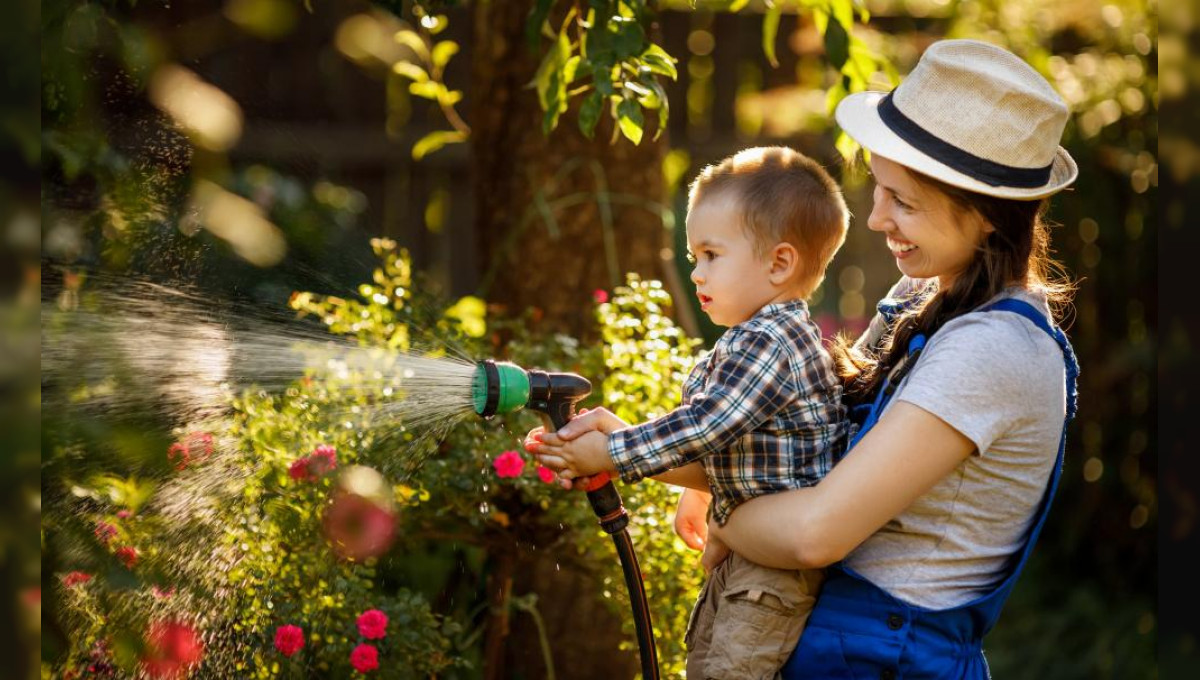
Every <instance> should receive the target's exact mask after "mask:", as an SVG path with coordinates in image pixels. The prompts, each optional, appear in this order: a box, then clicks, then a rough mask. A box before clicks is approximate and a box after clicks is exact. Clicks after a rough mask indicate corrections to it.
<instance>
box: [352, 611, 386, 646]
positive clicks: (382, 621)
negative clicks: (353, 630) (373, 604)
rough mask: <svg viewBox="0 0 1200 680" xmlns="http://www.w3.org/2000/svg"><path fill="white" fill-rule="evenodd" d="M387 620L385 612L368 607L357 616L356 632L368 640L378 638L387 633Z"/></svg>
mask: <svg viewBox="0 0 1200 680" xmlns="http://www.w3.org/2000/svg"><path fill="white" fill-rule="evenodd" d="M387 622H388V617H387V614H384V613H383V612H381V611H379V610H378V609H368V610H367V611H365V612H363V613H362V614H360V615H359V617H358V632H359V634H360V635H362V636H363V637H365V638H366V639H368V640H379V639H381V638H383V636H385V635H387Z"/></svg>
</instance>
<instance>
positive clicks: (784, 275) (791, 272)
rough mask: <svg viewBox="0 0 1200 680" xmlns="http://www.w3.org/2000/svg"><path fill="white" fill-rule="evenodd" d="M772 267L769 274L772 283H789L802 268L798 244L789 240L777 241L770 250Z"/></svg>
mask: <svg viewBox="0 0 1200 680" xmlns="http://www.w3.org/2000/svg"><path fill="white" fill-rule="evenodd" d="M769 257H770V263H771V268H770V270H769V271H768V276H769V277H770V279H771V283H773V284H775V285H777V286H782V285H786V284H787V283H789V282H790V281H791V280H792V278H793V277H794V276H795V275H796V272H797V271H798V270H799V269H800V253H799V251H797V250H796V246H793V245H792V244H790V243H788V242H787V241H784V242H781V243H777V244H776V245H775V247H774V248H772V249H771V252H770V255H769Z"/></svg>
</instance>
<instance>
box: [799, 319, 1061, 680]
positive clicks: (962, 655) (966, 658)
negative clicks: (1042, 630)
mask: <svg viewBox="0 0 1200 680" xmlns="http://www.w3.org/2000/svg"><path fill="white" fill-rule="evenodd" d="M880 311H881V312H884V314H885V318H886V317H887V316H890V314H888V312H894V311H896V310H884V309H883V308H882V305H881V309H880ZM979 311H984V312H990V311H998V312H1012V313H1016V314H1020V315H1021V316H1024V317H1025V318H1027V319H1029V320H1030V321H1031V322H1033V324H1034V325H1036V326H1037V327H1038V328H1040V329H1042V330H1043V331H1045V332H1046V333H1049V334H1050V336H1051V337H1053V338H1054V340H1055V342H1057V343H1058V345H1059V347H1060V348H1062V352H1063V357H1064V360H1065V362H1066V366H1067V417H1066V421H1065V422H1064V423H1063V436H1062V438H1061V439H1060V440H1059V445H1058V458H1057V460H1056V461H1055V464H1054V468H1053V470H1052V472H1051V474H1050V482H1049V484H1048V486H1047V489H1046V493H1045V495H1044V496H1043V497H1042V501H1041V503H1040V505H1039V508H1038V511H1037V514H1036V515H1035V517H1034V522H1033V525H1032V529H1031V530H1030V532H1029V534H1028V536H1027V538H1026V540H1025V545H1024V547H1023V548H1022V549H1021V551H1020V553H1019V556H1018V560H1017V561H1016V563H1015V565H1014V566H1013V567H1012V571H1011V573H1009V575H1008V577H1007V578H1005V579H1004V581H1003V582H1002V583H1001V584H1000V585H999V586H998V587H997V588H996V589H995V590H993V591H992V592H990V593H988V594H987V595H983V596H982V597H979V598H977V599H975V600H973V601H971V602H968V603H967V604H964V605H960V606H958V607H953V608H951V609H939V610H933V609H925V608H923V607H917V606H913V605H909V604H906V603H904V602H901V601H900V600H898V599H896V598H894V597H892V596H891V595H889V594H888V593H886V592H885V591H884V590H882V589H881V588H879V587H878V586H876V585H874V584H873V583H871V582H870V581H868V580H867V579H866V578H864V577H863V576H861V575H859V574H857V573H855V572H854V571H853V570H851V569H850V568H849V567H846V566H844V565H842V564H840V563H839V564H837V565H834V566H832V567H830V568H829V574H828V576H827V580H826V581H825V585H824V586H823V588H822V590H821V594H820V596H819V597H818V598H817V605H816V608H815V609H814V611H813V613H812V616H811V617H810V618H809V621H808V626H807V627H806V628H805V630H804V634H803V636H802V637H801V638H800V644H799V645H798V646H797V647H796V651H794V652H793V653H792V656H791V657H790V658H789V659H788V661H787V664H785V665H784V667H783V670H782V676H783V678H784V680H858V679H866V678H870V679H872V680H874V679H875V678H883V679H884V680H887V679H889V678H905V679H915V678H922V679H925V678H946V679H953V680H958V679H960V678H965V679H969V680H976V679H984V678H990V677H991V675H990V673H989V671H988V665H987V661H986V660H985V659H984V656H983V642H982V641H983V636H984V635H986V634H987V632H988V631H990V630H991V629H992V626H993V625H995V623H996V620H997V619H998V618H999V616H1000V609H1001V607H1003V605H1004V601H1005V599H1006V598H1007V597H1008V594H1009V593H1010V592H1011V591H1012V589H1013V586H1014V584H1015V583H1016V581H1017V576H1018V575H1019V574H1020V573H1021V568H1022V567H1023V566H1024V565H1025V561H1026V560H1027V559H1028V558H1029V553H1030V552H1031V551H1032V550H1033V546H1034V543H1036V542H1037V537H1038V534H1039V533H1040V532H1041V530H1042V525H1043V524H1044V523H1045V521H1046V514H1047V511H1048V510H1049V508H1050V501H1051V500H1052V499H1053V497H1054V492H1055V489H1056V488H1057V487H1058V479H1059V476H1060V472H1061V470H1062V463H1063V450H1064V447H1065V445H1066V427H1067V423H1068V422H1070V420H1071V418H1073V417H1074V415H1075V404H1076V391H1075V388H1076V386H1075V382H1076V378H1077V377H1078V375H1079V366H1078V364H1077V363H1076V362H1075V354H1074V352H1073V351H1072V349H1071V345H1070V343H1069V342H1068V341H1067V338H1066V335H1064V334H1063V332H1062V331H1061V330H1059V329H1058V328H1056V327H1054V326H1051V325H1050V323H1049V322H1047V320H1046V318H1045V317H1044V316H1042V314H1041V313H1040V312H1038V311H1037V310H1036V309H1035V308H1034V307H1033V306H1032V305H1030V304H1028V303H1026V302H1023V301H1021V300H1016V299H1012V298H1007V299H1003V300H1000V301H998V302H996V303H994V304H991V305H989V306H987V307H984V308H983V309H981V310H979ZM923 345H924V339H923V338H921V339H918V340H915V341H914V342H913V343H911V344H910V345H909V348H908V349H909V363H910V364H911V363H912V360H914V359H915V358H916V357H915V356H914V355H915V354H916V353H917V352H919V351H920V348H921V347H922V346H923ZM888 382H889V381H885V383H884V387H883V388H881V389H880V391H879V396H878V397H877V398H876V400H875V402H874V403H873V404H871V405H870V406H869V407H867V408H866V417H865V420H864V421H863V424H862V426H861V428H860V430H859V432H858V433H857V434H856V435H855V437H854V439H853V441H852V442H851V443H850V447H848V449H849V448H852V447H853V446H854V444H855V443H857V441H858V440H859V439H860V438H861V437H862V435H863V434H864V433H865V432H866V431H867V430H868V429H870V428H871V426H872V425H874V424H875V422H876V420H877V419H878V417H879V414H880V413H881V412H882V411H883V407H884V406H885V405H886V404H887V401H888V400H889V399H890V397H891V394H892V392H893V391H894V389H889V387H891V386H889V385H888Z"/></svg>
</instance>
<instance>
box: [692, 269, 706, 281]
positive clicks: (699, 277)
mask: <svg viewBox="0 0 1200 680" xmlns="http://www.w3.org/2000/svg"><path fill="white" fill-rule="evenodd" d="M703 282H704V275H703V274H701V273H700V266H699V265H696V266H695V267H692V283H703Z"/></svg>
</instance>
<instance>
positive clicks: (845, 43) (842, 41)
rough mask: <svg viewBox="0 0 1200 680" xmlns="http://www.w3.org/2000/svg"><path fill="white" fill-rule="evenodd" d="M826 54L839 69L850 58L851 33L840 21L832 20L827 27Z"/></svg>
mask: <svg viewBox="0 0 1200 680" xmlns="http://www.w3.org/2000/svg"><path fill="white" fill-rule="evenodd" d="M825 56H827V57H828V58H829V63H831V64H833V67H834V68H836V69H837V70H839V71H840V70H842V67H843V66H845V65H846V60H847V59H849V58H850V35H849V34H848V33H846V29H845V28H843V27H842V24H841V23H840V22H837V21H831V22H829V25H828V26H826V28H825Z"/></svg>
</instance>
